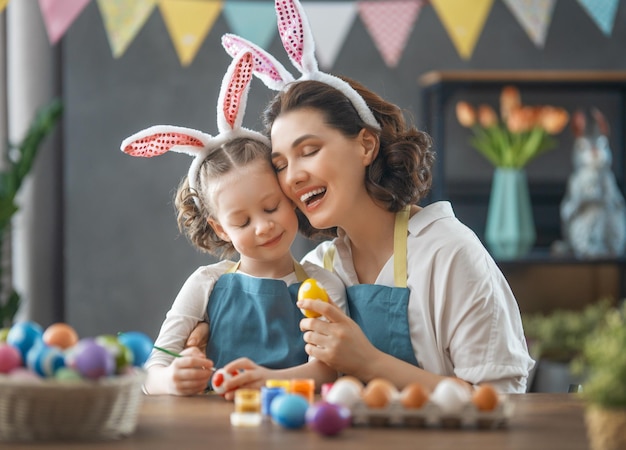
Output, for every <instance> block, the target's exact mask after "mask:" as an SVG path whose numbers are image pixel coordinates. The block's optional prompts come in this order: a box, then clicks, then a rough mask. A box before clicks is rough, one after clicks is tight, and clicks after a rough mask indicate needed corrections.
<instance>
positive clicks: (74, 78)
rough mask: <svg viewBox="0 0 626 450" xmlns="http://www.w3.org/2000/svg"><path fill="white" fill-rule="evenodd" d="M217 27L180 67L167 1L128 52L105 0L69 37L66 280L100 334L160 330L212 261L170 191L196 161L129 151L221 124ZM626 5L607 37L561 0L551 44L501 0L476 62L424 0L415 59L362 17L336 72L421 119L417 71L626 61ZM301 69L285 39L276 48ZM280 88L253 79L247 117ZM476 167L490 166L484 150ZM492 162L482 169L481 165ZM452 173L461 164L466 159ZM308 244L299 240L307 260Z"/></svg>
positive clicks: (254, 119)
mask: <svg viewBox="0 0 626 450" xmlns="http://www.w3.org/2000/svg"><path fill="white" fill-rule="evenodd" d="M229 31H230V30H229V29H228V28H227V24H226V22H225V20H224V18H223V17H220V18H219V19H218V21H217V22H216V23H215V25H214V27H213V29H212V31H211V33H210V34H209V35H208V37H207V38H206V40H205V42H204V44H203V46H202V48H201V49H200V51H199V53H198V55H197V56H196V58H195V60H194V62H193V63H192V64H191V66H189V67H187V68H183V67H181V65H180V64H179V62H178V58H177V56H176V53H175V51H174V47H173V45H172V43H171V40H170V38H169V35H168V33H167V31H166V28H165V25H164V23H163V20H162V18H161V16H160V14H159V13H158V10H156V11H155V12H154V13H153V14H152V16H151V17H150V19H149V20H148V22H147V24H146V25H145V26H144V27H143V29H142V30H141V32H140V33H139V35H138V36H137V37H136V39H135V40H134V41H133V42H132V44H131V45H130V47H129V48H128V50H127V51H126V53H125V54H124V55H123V56H122V57H121V58H119V59H117V60H116V59H113V57H112V56H111V50H110V48H109V45H108V42H107V38H106V35H105V31H104V27H103V24H102V20H101V17H100V14H99V10H98V8H97V5H96V3H95V2H92V3H90V4H89V6H88V7H87V8H86V9H85V11H84V12H83V13H82V14H81V16H80V17H79V18H78V20H77V21H76V22H75V23H74V24H73V25H72V27H71V28H70V30H69V31H68V33H67V35H66V36H65V38H64V39H63V41H62V44H61V45H62V53H63V89H64V100H65V104H66V116H65V120H64V130H63V131H64V140H65V149H64V152H65V156H64V171H65V173H64V202H65V204H64V230H65V235H64V238H65V254H64V261H65V263H64V281H65V295H64V297H65V308H66V321H67V322H69V323H71V324H73V325H74V326H76V328H77V329H78V331H79V333H81V334H88V335H94V334H98V333H108V332H115V331H124V330H130V329H136V330H142V331H145V332H147V333H149V334H150V335H152V336H154V337H156V333H157V332H158V329H159V326H160V323H161V321H162V319H163V317H164V314H165V312H166V311H167V309H168V308H169V305H170V304H171V302H172V300H173V299H174V297H175V295H176V293H177V292H178V290H179V288H180V286H181V285H182V283H183V282H184V280H185V279H186V277H187V276H188V275H189V274H190V273H191V272H192V271H193V270H194V269H195V268H196V267H197V266H198V265H201V264H207V263H210V262H212V261H213V259H212V258H211V257H209V256H208V255H206V254H201V253H199V252H197V251H196V250H194V249H193V248H192V247H191V245H190V244H189V243H188V242H187V241H186V239H185V238H184V237H183V236H180V235H179V233H178V230H177V228H176V223H175V216H174V208H173V205H172V201H171V199H172V196H173V194H174V190H175V187H176V185H177V184H178V182H179V180H180V178H181V177H182V176H183V175H184V174H185V173H186V170H187V168H188V166H189V163H190V159H189V158H188V157H187V156H186V155H179V154H171V155H165V156H162V157H159V158H153V159H145V160H144V159H136V158H132V157H129V156H126V155H124V154H122V153H121V152H120V151H119V145H120V142H121V141H122V139H124V138H125V137H126V136H128V135H130V134H132V133H134V132H136V131H138V130H140V129H142V128H145V127H147V126H149V125H154V124H159V123H163V124H173V125H182V126H188V127H192V128H199V129H202V130H205V131H207V132H210V133H212V134H214V133H215V132H216V124H215V108H216V102H217V95H218V90H219V83H220V81H221V78H222V76H223V73H224V70H225V69H226V67H227V65H228V63H229V62H230V59H229V57H227V55H226V53H225V52H224V51H223V49H222V48H221V45H220V40H219V39H220V36H221V35H222V34H223V33H225V32H229ZM625 42H626V6H624V5H621V6H620V8H619V11H618V16H617V18H616V24H615V28H614V31H613V35H612V37H611V38H605V37H604V36H603V35H602V33H601V32H600V30H599V29H598V28H597V27H596V26H595V24H594V23H593V22H592V21H591V19H590V18H589V17H588V16H587V14H586V13H585V12H584V11H583V10H582V9H581V7H580V6H579V4H578V3H577V2H575V1H573V0H572V1H560V2H557V5H556V8H555V11H554V19H553V22H552V24H551V26H550V29H549V33H548V37H547V43H546V46H545V48H544V49H537V48H536V47H535V45H534V44H533V43H532V41H531V40H530V39H529V38H528V37H527V35H526V33H525V32H524V31H523V29H522V28H521V26H520V25H519V24H518V22H517V21H516V19H515V18H514V17H513V15H512V14H511V13H510V11H509V9H508V8H507V7H506V6H505V5H504V3H503V2H495V3H494V6H493V11H492V13H491V14H490V16H489V18H488V20H487V23H486V25H485V28H484V30H483V33H482V35H481V36H480V39H479V41H478V43H477V45H476V48H475V51H474V54H473V57H472V58H471V60H470V61H464V60H462V59H461V58H459V56H458V55H457V53H456V50H455V49H454V47H453V44H452V42H451V40H450V38H449V37H448V36H447V34H446V32H445V30H444V29H443V25H442V24H441V22H440V21H439V19H438V18H437V16H436V14H435V12H434V10H433V8H432V7H429V6H426V7H424V8H423V9H422V12H421V15H420V17H419V19H418V22H417V26H416V28H415V30H414V31H413V33H412V35H411V37H410V40H409V43H408V45H407V48H406V50H405V53H404V56H403V58H402V60H401V61H400V64H399V65H398V67H397V68H396V69H389V68H386V66H385V65H384V63H383V61H382V59H381V57H380V56H379V54H378V52H377V50H376V49H375V47H374V44H373V43H372V40H371V38H370V36H369V35H368V34H367V32H366V30H365V28H364V26H363V25H362V23H361V22H360V20H359V19H358V18H357V19H356V21H355V23H354V26H353V28H352V30H351V31H350V33H349V35H348V38H347V40H346V42H345V46H344V47H343V49H342V50H341V53H340V55H339V57H338V60H337V63H336V65H335V67H334V68H333V72H334V73H337V74H344V75H348V76H352V77H354V78H357V79H359V80H360V81H361V82H363V83H364V84H365V85H367V86H368V87H370V88H372V89H373V90H375V91H377V92H378V93H379V94H381V95H383V96H384V97H386V98H387V99H389V100H390V101H393V102H396V103H397V104H398V105H400V106H401V107H403V108H406V109H407V110H409V111H410V112H411V113H412V114H413V116H414V117H415V118H416V122H417V124H418V125H419V124H420V117H419V113H420V107H421V105H420V90H419V86H418V83H417V79H418V77H419V76H420V75H421V74H423V73H425V72H427V71H431V70H454V69H481V70H482V69H485V70H487V69H606V70H608V69H626V50H625V49H624V43H625ZM269 50H270V52H271V53H272V54H274V55H275V56H276V57H277V58H278V59H279V60H280V61H281V62H283V64H285V66H286V67H287V68H291V65H290V64H289V62H288V60H287V58H286V56H285V53H284V50H283V49H282V46H281V44H280V40H279V39H278V38H277V37H276V38H275V39H274V41H273V44H272V46H271V48H270V49H269ZM270 97H271V92H270V91H268V90H267V89H266V88H265V87H264V86H263V85H262V84H261V83H260V82H259V81H258V80H256V79H255V80H254V81H253V84H252V90H251V93H250V98H249V101H248V111H247V117H246V119H245V121H244V125H245V126H247V127H251V128H258V127H260V123H259V120H258V116H259V114H260V111H261V110H262V107H263V105H264V104H265V102H266V101H267V100H268V99H269V98H270ZM471 165H475V167H477V168H478V169H480V170H484V165H483V162H482V161H481V160H480V158H479V157H476V158H475V159H474V160H473V161H472V162H471V164H470V167H465V166H464V167H465V170H467V171H468V172H471V171H472V170H473V167H472V166H471ZM481 168H482V169H481ZM452 170H455V169H454V168H453V169H452ZM306 247H307V243H305V242H304V241H300V242H299V244H298V245H297V246H296V249H295V254H296V256H300V255H302V252H303V251H304V249H305V248H306Z"/></svg>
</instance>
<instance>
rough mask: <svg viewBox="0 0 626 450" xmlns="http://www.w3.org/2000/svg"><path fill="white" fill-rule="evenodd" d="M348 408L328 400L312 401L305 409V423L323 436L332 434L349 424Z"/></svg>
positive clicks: (337, 432) (350, 417)
mask: <svg viewBox="0 0 626 450" xmlns="http://www.w3.org/2000/svg"><path fill="white" fill-rule="evenodd" d="M351 420H352V415H351V413H350V409H349V408H347V407H345V406H343V405H336V404H333V403H328V402H324V401H321V402H317V403H314V404H313V405H311V406H310V407H309V409H307V412H306V423H307V425H308V426H309V428H310V429H312V430H313V431H316V432H318V433H320V434H323V435H324V436H334V435H336V434H339V433H340V432H341V431H343V430H344V429H345V428H347V427H348V426H350V423H351Z"/></svg>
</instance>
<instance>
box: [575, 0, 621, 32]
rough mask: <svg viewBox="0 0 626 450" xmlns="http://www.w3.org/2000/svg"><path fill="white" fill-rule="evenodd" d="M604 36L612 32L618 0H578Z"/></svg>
mask: <svg viewBox="0 0 626 450" xmlns="http://www.w3.org/2000/svg"><path fill="white" fill-rule="evenodd" d="M578 3H580V5H581V6H582V7H583V9H584V10H585V11H587V14H589V17H591V18H592V19H593V21H594V22H595V23H596V25H598V28H600V30H602V32H603V33H604V35H605V36H610V35H611V33H612V32H613V24H614V23H615V14H616V12H617V5H618V3H619V0H578Z"/></svg>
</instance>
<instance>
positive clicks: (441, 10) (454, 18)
mask: <svg viewBox="0 0 626 450" xmlns="http://www.w3.org/2000/svg"><path fill="white" fill-rule="evenodd" d="M430 3H431V4H432V5H433V7H434V8H435V12H436V13H437V15H438V16H439V20H441V21H442V22H443V25H444V27H445V29H446V31H447V32H448V35H449V36H450V38H451V39H452V42H453V43H454V46H455V47H456V51H457V52H458V53H459V55H461V57H462V58H463V59H469V58H470V57H471V56H472V53H473V51H474V46H475V45H476V41H478V36H480V33H481V32H482V31H483V27H484V26H485V20H486V19H487V16H488V15H489V12H490V11H491V7H492V6H493V0H472V1H471V2H468V1H467V0H431V2H430Z"/></svg>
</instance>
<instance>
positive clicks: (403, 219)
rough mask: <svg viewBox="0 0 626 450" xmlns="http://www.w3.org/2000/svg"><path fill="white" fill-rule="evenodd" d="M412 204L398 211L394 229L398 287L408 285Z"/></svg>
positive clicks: (395, 270)
mask: <svg viewBox="0 0 626 450" xmlns="http://www.w3.org/2000/svg"><path fill="white" fill-rule="evenodd" d="M410 214H411V205H407V206H405V207H404V208H403V209H402V210H401V211H398V212H397V213H396V223H395V225H394V229H393V281H394V284H395V286H396V287H406V279H407V272H406V262H407V261H406V259H407V256H406V253H407V246H406V238H407V234H408V232H409V216H410Z"/></svg>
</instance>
